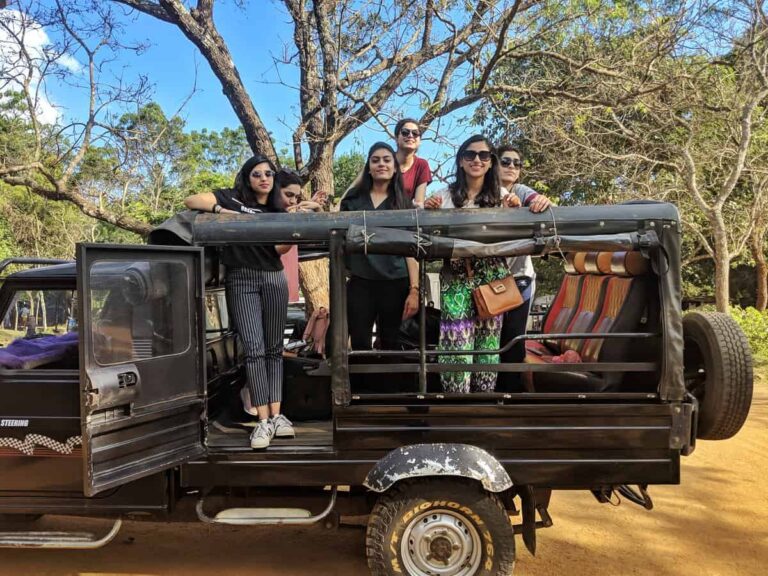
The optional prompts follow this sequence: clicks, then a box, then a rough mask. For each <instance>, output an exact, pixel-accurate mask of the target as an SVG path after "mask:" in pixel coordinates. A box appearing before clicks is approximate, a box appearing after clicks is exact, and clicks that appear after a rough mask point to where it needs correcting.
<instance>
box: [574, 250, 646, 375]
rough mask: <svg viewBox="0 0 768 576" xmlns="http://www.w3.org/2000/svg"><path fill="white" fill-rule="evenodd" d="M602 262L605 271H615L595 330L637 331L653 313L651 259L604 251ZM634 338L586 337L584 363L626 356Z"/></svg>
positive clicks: (600, 265)
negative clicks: (650, 312) (651, 312)
mask: <svg viewBox="0 0 768 576" xmlns="http://www.w3.org/2000/svg"><path fill="white" fill-rule="evenodd" d="M598 264H599V268H600V271H601V272H604V273H607V274H611V276H609V277H608V278H609V280H608V283H607V285H606V289H605V296H604V298H603V302H602V306H601V307H600V311H599V313H598V316H597V318H596V320H595V323H594V326H593V329H592V331H593V332H595V333H603V334H607V333H615V332H635V331H638V330H639V329H640V328H641V325H642V324H643V323H644V320H645V322H646V323H647V319H648V315H649V292H650V289H651V281H650V278H649V277H648V272H649V269H650V267H649V265H648V260H647V259H646V258H645V257H643V256H642V254H640V253H639V252H603V253H600V255H599V258H598ZM631 345H632V341H631V340H630V339H626V340H624V339H609V340H605V339H601V338H595V339H590V340H586V341H585V342H584V344H583V346H582V349H581V358H582V360H583V361H584V362H597V361H601V360H604V359H605V357H606V356H610V357H611V359H615V360H621V359H626V358H625V356H626V354H625V352H626V351H627V350H628V348H629V346H631Z"/></svg>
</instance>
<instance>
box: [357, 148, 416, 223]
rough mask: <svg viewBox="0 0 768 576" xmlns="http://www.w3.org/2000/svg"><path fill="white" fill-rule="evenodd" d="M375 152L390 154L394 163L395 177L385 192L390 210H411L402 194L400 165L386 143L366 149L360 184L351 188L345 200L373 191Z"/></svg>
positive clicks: (408, 201)
mask: <svg viewBox="0 0 768 576" xmlns="http://www.w3.org/2000/svg"><path fill="white" fill-rule="evenodd" d="M377 150H386V151H387V152H389V153H390V154H392V160H393V162H394V163H395V175H394V176H393V177H392V180H390V181H389V186H388V187H387V192H388V193H389V196H390V198H392V208H393V209H395V210H401V209H403V208H413V203H412V202H411V200H410V199H409V198H408V197H407V196H406V195H405V193H404V192H403V173H402V171H401V170H400V163H399V162H398V161H397V155H396V154H395V151H394V149H393V148H392V146H390V145H389V144H387V143H386V142H376V143H375V144H374V145H373V146H371V147H370V148H369V149H368V158H367V159H366V161H365V166H364V167H363V176H362V180H361V181H360V184H359V185H357V186H355V187H354V188H352V189H351V190H350V191H349V192H348V193H347V196H346V199H349V200H351V199H352V198H357V197H358V196H360V195H361V194H370V193H371V190H373V176H371V156H373V153H374V152H376V151H377Z"/></svg>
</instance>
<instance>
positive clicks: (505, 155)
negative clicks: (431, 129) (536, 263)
mask: <svg viewBox="0 0 768 576" xmlns="http://www.w3.org/2000/svg"><path fill="white" fill-rule="evenodd" d="M497 153H498V155H499V168H500V175H501V183H502V185H503V186H504V188H506V189H507V190H509V192H510V193H512V194H514V195H515V196H517V198H518V200H519V201H520V204H521V205H522V206H525V207H528V208H529V209H530V211H531V212H533V213H538V212H543V211H544V210H546V209H547V208H549V207H550V205H551V204H552V202H551V201H550V200H549V198H547V197H546V196H544V195H543V194H539V193H538V192H536V191H535V190H533V189H532V188H529V187H528V186H525V185H524V184H520V183H519V182H518V181H519V180H520V172H521V170H522V168H523V155H522V154H521V153H520V150H518V149H517V148H515V147H514V146H510V145H509V144H504V145H502V146H500V147H499V149H498V152H497ZM507 265H508V266H509V271H510V273H511V274H512V275H513V276H514V277H515V280H516V283H517V287H518V289H519V290H520V294H521V295H522V296H523V300H524V302H523V304H522V306H520V307H518V308H515V309H514V310H510V311H509V312H507V313H506V314H504V321H503V325H502V329H501V341H502V342H505V343H506V342H509V341H510V340H511V339H512V338H514V337H515V336H519V335H520V334H524V333H525V330H526V325H527V324H528V314H529V312H530V309H531V301H532V299H533V294H534V292H535V286H536V272H535V271H534V269H533V262H532V260H531V257H530V256H516V257H514V258H508V259H507ZM523 360H525V342H518V343H517V344H515V345H514V346H512V347H511V348H510V349H509V350H507V351H506V352H504V353H503V354H502V355H501V361H502V362H522V361H523ZM498 388H499V391H500V392H514V391H519V390H520V373H519V372H502V373H501V374H499V386H498Z"/></svg>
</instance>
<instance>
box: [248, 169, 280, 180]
mask: <svg viewBox="0 0 768 576" xmlns="http://www.w3.org/2000/svg"><path fill="white" fill-rule="evenodd" d="M274 175H275V173H274V172H272V170H264V172H260V171H259V170H254V171H253V172H251V178H256V180H259V179H260V178H261V177H262V176H263V177H264V178H272V176H274Z"/></svg>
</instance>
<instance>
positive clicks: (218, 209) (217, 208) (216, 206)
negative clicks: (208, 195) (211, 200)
mask: <svg viewBox="0 0 768 576" xmlns="http://www.w3.org/2000/svg"><path fill="white" fill-rule="evenodd" d="M211 212H213V213H214V214H221V204H214V205H213V208H211Z"/></svg>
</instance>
